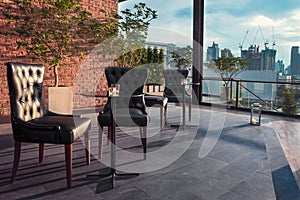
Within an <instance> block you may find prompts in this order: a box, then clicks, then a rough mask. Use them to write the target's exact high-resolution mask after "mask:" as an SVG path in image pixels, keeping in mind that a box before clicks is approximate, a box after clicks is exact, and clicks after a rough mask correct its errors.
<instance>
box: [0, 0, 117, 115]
mask: <svg viewBox="0 0 300 200" xmlns="http://www.w3.org/2000/svg"><path fill="white" fill-rule="evenodd" d="M9 1H10V0H0V28H3V25H4V22H5V21H4V18H3V16H1V8H2V7H3V6H5V5H6V4H7V3H9ZM82 5H83V7H84V8H85V9H87V10H88V11H90V12H91V13H93V16H95V17H99V16H100V17H103V13H101V12H99V9H103V10H106V11H110V10H113V11H117V9H118V0H82ZM16 39H17V38H14V37H12V36H9V37H6V36H2V35H0V117H1V118H2V117H3V116H8V115H9V114H10V108H9V107H10V105H9V93H8V86H7V79H6V65H5V63H6V62H26V63H32V62H34V63H41V62H39V61H32V59H30V57H28V56H27V55H26V51H24V50H23V49H17V45H16ZM42 64H44V65H45V66H46V70H45V76H44V88H43V91H44V93H43V95H44V101H45V104H46V105H47V87H48V86H53V85H54V73H53V70H52V69H50V68H49V67H47V63H42ZM111 64H112V63H111V60H110V59H103V58H101V59H100V58H97V56H89V57H88V58H87V59H85V60H80V59H79V58H76V57H74V58H68V59H66V60H65V61H64V63H62V65H61V67H60V69H59V81H60V82H59V84H60V85H64V86H73V88H74V92H75V93H76V92H78V91H91V90H98V91H102V93H104V92H105V91H104V90H105V88H106V85H105V76H104V74H103V72H104V68H105V67H106V66H108V65H111ZM103 82H104V83H103ZM105 101H106V99H100V98H97V99H94V98H90V99H89V100H88V99H83V97H81V96H80V95H77V94H75V95H74V99H73V105H74V108H85V107H90V106H102V105H103V103H105ZM0 121H1V119H0Z"/></svg>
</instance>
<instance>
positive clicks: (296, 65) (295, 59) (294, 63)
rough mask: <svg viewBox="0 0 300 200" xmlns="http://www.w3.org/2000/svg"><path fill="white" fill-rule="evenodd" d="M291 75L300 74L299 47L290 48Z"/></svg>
mask: <svg viewBox="0 0 300 200" xmlns="http://www.w3.org/2000/svg"><path fill="white" fill-rule="evenodd" d="M290 67H291V75H292V76H297V75H300V54H299V47H298V46H293V47H292V50H291V65H290Z"/></svg>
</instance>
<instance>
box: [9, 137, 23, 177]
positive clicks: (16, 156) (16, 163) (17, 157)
mask: <svg viewBox="0 0 300 200" xmlns="http://www.w3.org/2000/svg"><path fill="white" fill-rule="evenodd" d="M20 154H21V142H18V141H15V152H14V166H13V171H12V174H11V178H10V182H11V183H13V182H15V179H16V175H17V171H18V168H19V162H20Z"/></svg>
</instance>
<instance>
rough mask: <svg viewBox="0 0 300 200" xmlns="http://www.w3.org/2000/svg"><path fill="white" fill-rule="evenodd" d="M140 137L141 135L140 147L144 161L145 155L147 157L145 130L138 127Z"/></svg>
mask: <svg viewBox="0 0 300 200" xmlns="http://www.w3.org/2000/svg"><path fill="white" fill-rule="evenodd" d="M140 135H141V141H142V145H143V153H144V159H146V155H147V129H146V126H144V127H140Z"/></svg>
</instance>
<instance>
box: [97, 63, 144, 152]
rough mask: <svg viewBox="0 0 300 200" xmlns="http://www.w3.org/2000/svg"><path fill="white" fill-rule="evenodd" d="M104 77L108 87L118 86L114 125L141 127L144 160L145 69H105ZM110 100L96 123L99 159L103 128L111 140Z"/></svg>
mask: <svg viewBox="0 0 300 200" xmlns="http://www.w3.org/2000/svg"><path fill="white" fill-rule="evenodd" d="M105 76H106V79H107V82H108V86H109V87H111V86H112V85H113V84H117V83H118V84H120V93H119V97H117V98H116V117H115V121H116V125H117V126H125V127H141V128H140V135H141V141H142V144H143V152H144V158H145V157H146V151H147V150H146V143H147V141H146V127H147V124H148V114H147V112H146V106H145V100H144V85H145V82H146V79H147V76H148V71H147V69H142V68H125V67H107V68H106V69H105ZM111 114H112V110H111V98H109V99H108V102H107V104H106V105H105V106H104V109H103V110H102V111H100V112H99V115H98V123H99V126H100V128H99V131H100V137H99V138H100V140H99V142H100V144H99V157H101V153H102V141H103V127H105V126H107V127H108V137H109V138H111V128H110V127H111V125H112V121H111Z"/></svg>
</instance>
